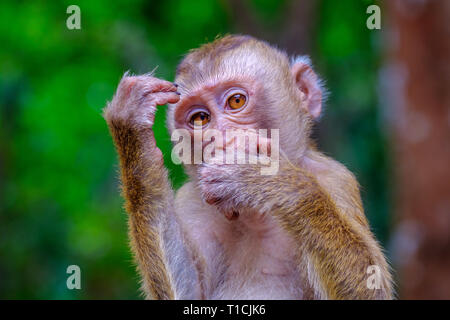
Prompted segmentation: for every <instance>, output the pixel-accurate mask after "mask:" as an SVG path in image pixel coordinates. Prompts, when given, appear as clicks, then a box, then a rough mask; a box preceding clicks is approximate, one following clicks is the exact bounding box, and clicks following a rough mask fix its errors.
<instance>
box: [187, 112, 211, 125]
mask: <svg viewBox="0 0 450 320" xmlns="http://www.w3.org/2000/svg"><path fill="white" fill-rule="evenodd" d="M210 118H211V117H210V115H209V114H208V113H206V112H204V111H200V112H197V113H194V114H193V115H192V117H191V119H190V120H189V122H190V123H191V124H192V125H200V126H204V125H205V124H207V123H208V122H209V121H210Z"/></svg>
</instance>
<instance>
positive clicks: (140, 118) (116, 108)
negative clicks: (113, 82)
mask: <svg viewBox="0 0 450 320" xmlns="http://www.w3.org/2000/svg"><path fill="white" fill-rule="evenodd" d="M176 91H177V87H176V85H175V84H173V83H172V82H169V81H166V80H161V79H158V78H155V77H153V76H151V75H149V74H144V75H140V76H129V75H128V73H125V74H124V76H123V77H122V79H121V80H120V83H119V86H118V88H117V92H116V94H115V95H114V98H113V100H112V102H110V103H109V104H108V106H107V107H106V108H105V110H104V116H105V119H106V121H108V123H110V122H126V123H127V124H129V125H132V126H133V127H135V128H151V127H152V126H153V121H154V117H155V112H156V106H157V105H164V104H167V103H176V102H178V100H180V95H179V93H177V92H176Z"/></svg>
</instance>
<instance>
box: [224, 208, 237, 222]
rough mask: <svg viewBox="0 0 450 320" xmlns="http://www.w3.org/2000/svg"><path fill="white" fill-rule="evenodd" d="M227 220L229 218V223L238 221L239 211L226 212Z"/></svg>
mask: <svg viewBox="0 0 450 320" xmlns="http://www.w3.org/2000/svg"><path fill="white" fill-rule="evenodd" d="M224 215H225V218H227V219H228V220H229V221H232V220H237V218H239V211H236V210H231V211H228V212H225V214H224Z"/></svg>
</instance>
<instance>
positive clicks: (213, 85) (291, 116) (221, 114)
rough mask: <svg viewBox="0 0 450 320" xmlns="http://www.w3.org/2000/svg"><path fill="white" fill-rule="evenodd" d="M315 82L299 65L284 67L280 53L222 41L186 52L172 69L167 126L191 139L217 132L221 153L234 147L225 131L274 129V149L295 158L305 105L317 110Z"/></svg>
mask: <svg viewBox="0 0 450 320" xmlns="http://www.w3.org/2000/svg"><path fill="white" fill-rule="evenodd" d="M315 80H316V79H315V75H314V73H313V72H312V70H311V69H310V68H309V66H308V65H307V64H305V63H304V61H300V63H298V64H297V63H294V64H290V62H289V59H288V57H287V55H286V54H285V53H283V52H280V51H279V50H277V49H275V48H273V47H270V46H269V45H267V44H266V43H264V42H261V41H258V40H256V39H253V38H250V37H242V36H230V37H225V38H222V39H220V40H216V41H215V42H213V43H211V44H206V45H204V46H202V47H200V48H199V49H197V50H194V51H192V52H191V53H190V54H189V55H187V56H186V57H185V58H184V59H183V61H182V62H181V63H180V65H179V66H178V68H177V76H176V79H175V83H177V84H178V85H179V87H178V91H179V92H180V93H181V98H180V101H179V102H178V103H177V104H175V105H171V106H170V107H169V114H168V126H169V129H170V131H171V132H173V130H175V129H185V130H187V131H188V132H189V133H190V134H191V137H192V138H194V139H195V134H194V131H195V130H194V129H195V128H197V129H198V128H201V129H202V132H203V134H205V133H206V132H207V131H208V130H217V131H218V132H220V133H221V135H222V138H223V141H222V145H223V148H224V149H226V147H228V146H229V145H231V144H232V145H233V146H234V141H233V140H229V139H227V132H229V131H231V130H235V131H236V130H257V131H259V132H260V131H261V129H263V130H267V131H268V132H270V131H271V130H273V129H276V130H279V136H280V139H279V140H280V141H279V145H280V149H283V151H284V152H285V153H287V154H288V155H290V154H292V155H294V154H295V155H296V157H298V154H300V153H301V152H302V150H304V149H305V146H306V144H307V142H306V140H307V137H308V135H309V130H310V123H309V122H310V118H311V116H310V115H313V116H315V114H313V113H311V112H309V111H310V110H313V109H311V108H310V107H311V106H313V104H312V103H311V101H313V102H315V104H316V105H317V104H318V103H316V102H317V101H318V102H319V104H320V95H317V94H316V93H317V92H319V93H320V90H318V89H317V88H318V87H317V85H315V84H314V81H315ZM316 96H318V97H319V98H316ZM313 111H316V110H315V109H314V110H313ZM319 111H320V108H319ZM308 113H310V114H308ZM269 140H270V139H269ZM203 141H205V139H203ZM202 147H203V148H204V147H205V143H203V144H202ZM258 147H259V145H258ZM268 148H270V142H269V146H268Z"/></svg>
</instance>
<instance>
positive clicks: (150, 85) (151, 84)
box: [140, 75, 177, 93]
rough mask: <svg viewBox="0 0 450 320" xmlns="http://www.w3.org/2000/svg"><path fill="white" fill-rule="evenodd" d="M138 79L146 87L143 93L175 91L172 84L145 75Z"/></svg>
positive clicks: (174, 86)
mask: <svg viewBox="0 0 450 320" xmlns="http://www.w3.org/2000/svg"><path fill="white" fill-rule="evenodd" d="M140 77H141V79H142V80H143V82H144V83H145V85H146V90H145V91H146V92H148V93H156V92H174V91H177V86H176V85H175V84H174V83H173V82H170V81H167V80H162V79H158V78H155V77H151V76H146V75H143V76H140Z"/></svg>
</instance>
